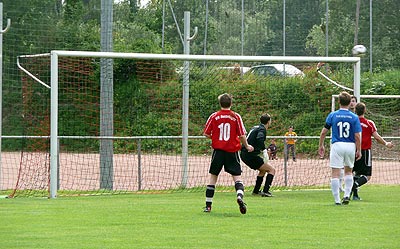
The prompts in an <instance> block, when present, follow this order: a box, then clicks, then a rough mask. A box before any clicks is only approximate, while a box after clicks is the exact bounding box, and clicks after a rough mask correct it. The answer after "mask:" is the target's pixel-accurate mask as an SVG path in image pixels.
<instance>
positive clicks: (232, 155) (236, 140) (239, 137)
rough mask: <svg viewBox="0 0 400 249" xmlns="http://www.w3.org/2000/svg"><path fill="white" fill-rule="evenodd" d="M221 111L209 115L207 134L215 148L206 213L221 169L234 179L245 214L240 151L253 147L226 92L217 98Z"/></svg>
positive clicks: (240, 207)
mask: <svg viewBox="0 0 400 249" xmlns="http://www.w3.org/2000/svg"><path fill="white" fill-rule="evenodd" d="M218 101H219V104H220V106H221V110H219V111H217V112H214V113H213V114H211V115H210V117H209V118H208V120H207V122H206V125H205V128H204V133H203V134H204V135H205V136H206V137H208V138H211V147H212V148H213V153H212V158H211V165H210V169H209V173H210V181H209V184H208V185H207V189H206V207H205V209H204V212H210V211H211V205H212V201H213V197H214V193H215V185H216V183H217V180H218V175H219V173H220V172H221V170H222V168H224V170H225V171H226V172H228V173H229V174H231V175H232V178H233V181H234V182H235V190H236V196H237V203H238V204H239V210H240V212H241V213H242V214H245V213H246V210H247V209H246V204H245V203H244V201H243V197H244V186H243V181H242V178H241V174H242V168H241V166H240V157H239V150H240V148H241V144H240V143H242V144H243V146H244V147H245V148H246V149H247V150H248V151H253V149H254V148H253V147H252V146H251V145H249V144H248V143H247V140H246V128H245V127H244V124H243V121H242V118H241V116H240V115H239V114H238V113H236V112H234V111H232V110H231V106H232V97H231V96H230V95H229V94H227V93H224V94H222V95H220V96H219V97H218Z"/></svg>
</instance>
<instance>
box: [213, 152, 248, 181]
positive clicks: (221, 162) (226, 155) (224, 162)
mask: <svg viewBox="0 0 400 249" xmlns="http://www.w3.org/2000/svg"><path fill="white" fill-rule="evenodd" d="M222 167H224V169H225V171H226V172H228V173H229V174H231V175H233V176H240V175H241V174H242V167H241V166H240V158H239V152H226V151H223V150H214V151H213V153H212V158H211V166H210V170H209V171H208V172H209V173H210V174H213V175H219V173H220V172H221V170H222Z"/></svg>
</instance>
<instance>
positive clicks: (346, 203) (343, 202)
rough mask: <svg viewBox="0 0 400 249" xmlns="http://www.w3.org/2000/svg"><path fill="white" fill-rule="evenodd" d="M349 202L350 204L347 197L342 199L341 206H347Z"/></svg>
mask: <svg viewBox="0 0 400 249" xmlns="http://www.w3.org/2000/svg"><path fill="white" fill-rule="evenodd" d="M349 202H350V198H349V197H344V198H343V200H342V204H343V205H348V204H349Z"/></svg>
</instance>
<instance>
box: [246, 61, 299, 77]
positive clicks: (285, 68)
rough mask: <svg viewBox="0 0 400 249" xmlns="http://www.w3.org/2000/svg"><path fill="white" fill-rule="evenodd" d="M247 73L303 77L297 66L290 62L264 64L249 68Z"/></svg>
mask: <svg viewBox="0 0 400 249" xmlns="http://www.w3.org/2000/svg"><path fill="white" fill-rule="evenodd" d="M248 73H252V74H254V75H257V76H283V77H304V76H305V74H304V73H303V72H302V71H301V70H300V69H298V68H297V67H295V66H293V65H290V64H286V63H285V64H266V65H258V66H253V67H251V68H250V70H249V71H248Z"/></svg>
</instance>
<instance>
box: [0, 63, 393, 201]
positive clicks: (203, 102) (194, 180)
mask: <svg viewBox="0 0 400 249" xmlns="http://www.w3.org/2000/svg"><path fill="white" fill-rule="evenodd" d="M58 63H59V68H58V71H59V72H58V81H59V85H58V136H59V139H58V141H59V145H58V155H59V156H58V161H59V162H58V180H57V188H58V195H59V196H62V195H83V194H118V193H132V192H159V191H166V192H170V191H203V190H204V187H205V185H206V184H207V182H208V177H209V176H208V168H209V164H210V159H211V151H212V150H211V147H210V141H209V140H208V139H206V138H204V137H203V136H202V130H203V127H204V124H205V122H206V120H207V118H208V117H209V115H210V114H211V113H212V112H214V111H216V110H218V109H219V108H220V107H219V104H218V101H217V97H218V95H220V94H221V93H224V92H228V93H230V94H232V95H233V98H234V102H233V107H232V109H233V110H234V111H236V112H238V113H239V114H241V116H242V118H243V120H244V122H245V126H246V128H247V130H249V129H250V128H251V127H252V126H254V125H258V124H259V117H260V115H261V114H262V113H264V112H268V113H270V114H271V116H272V125H271V127H270V128H269V130H268V132H267V136H268V137H267V140H266V145H267V146H268V145H269V143H270V142H271V139H272V138H275V139H276V141H277V146H278V154H277V155H278V159H277V160H272V161H271V164H272V165H273V166H274V167H275V168H276V175H275V178H274V182H273V186H272V189H273V190H274V189H284V188H290V189H296V188H328V187H329V181H330V169H329V166H328V160H327V159H324V160H321V159H319V156H318V154H317V149H318V136H319V132H320V130H321V128H322V126H323V124H324V119H325V117H326V115H327V114H328V113H329V112H330V107H331V96H332V95H334V94H337V93H338V92H339V91H341V90H340V89H338V88H337V87H335V86H332V85H329V84H327V83H326V81H325V80H324V79H322V78H321V77H319V76H318V74H317V73H316V72H315V63H301V64H295V66H297V67H299V68H300V69H302V70H303V72H305V74H306V76H305V77H280V76H277V75H274V76H265V75H263V76H261V75H258V74H256V73H254V72H252V71H249V72H246V73H244V72H245V71H247V69H248V68H247V67H250V66H253V65H260V64H267V63H265V62H260V61H248V62H237V61H191V62H190V70H189V72H190V77H189V79H190V95H189V120H188V124H189V125H188V129H189V139H188V144H189V145H188V163H187V169H186V170H187V172H186V173H187V181H186V180H185V182H184V186H183V179H182V178H183V175H184V174H185V169H184V168H183V162H182V137H181V136H182V103H183V87H182V82H183V77H184V73H185V72H183V67H182V66H183V61H181V60H172V59H171V60H168V59H166V60H150V59H148V60H139V59H134V60H133V59H114V60H113V64H114V74H113V80H112V82H113V84H112V86H111V87H109V88H107V89H104V87H102V85H101V80H100V78H101V77H100V71H101V61H100V59H95V58H80V57H71V58H69V57H60V58H59V62H58ZM20 64H21V66H22V67H23V68H25V69H26V70H27V71H28V72H30V74H32V75H33V76H35V77H36V78H38V79H40V80H41V82H42V83H43V84H41V83H39V82H38V81H37V80H35V79H33V78H32V77H30V76H29V75H27V74H26V73H24V72H22V71H21V74H20V79H21V84H22V90H21V94H22V98H20V99H19V101H21V103H18V104H20V106H21V108H20V113H19V114H18V115H22V119H21V122H20V123H18V124H16V125H19V126H22V127H23V136H21V137H18V138H15V139H17V140H21V141H22V142H21V143H20V146H16V147H15V148H13V149H11V150H10V151H9V152H4V153H2V156H3V165H2V168H1V170H2V172H1V175H0V177H1V178H2V179H1V189H2V190H8V191H10V193H11V194H10V196H48V191H49V179H50V178H49V172H50V156H49V155H50V154H49V153H50V139H49V135H50V120H51V113H50V89H49V88H48V87H46V84H47V85H49V86H50V57H48V56H37V57H21V58H20ZM238 64H241V65H238ZM238 66H239V67H238ZM347 66H348V68H352V65H351V64H349V65H347ZM344 67H345V66H344ZM238 69H239V70H238ZM347 71H351V70H344V74H345V72H347ZM343 77H348V79H350V81H349V82H352V77H353V75H352V73H350V74H349V75H347V76H343ZM50 87H51V86H50ZM347 87H352V84H349V85H348V86H347ZM102 98H103V99H102ZM104 98H108V100H109V102H108V103H111V104H110V106H109V107H107V108H104V105H103V104H104V103H102V101H104ZM380 101H382V102H380V104H379V103H378V104H376V105H374V106H373V105H372V104H370V103H367V106H368V108H369V110H370V112H375V113H378V114H379V115H382V116H384V115H386V114H385V113H386V112H382V108H383V109H384V108H385V107H386V108H387V107H388V106H387V105H385V101H388V100H380ZM386 103H387V102H386ZM396 103H397V104H394V103H393V104H391V106H393V109H392V112H395V111H397V113H398V111H399V104H398V102H396ZM396 105H397V106H396ZM395 106H396V107H395ZM375 108H376V109H375ZM395 108H397V109H395ZM392 114H393V113H392ZM388 116H389V119H385V121H382V122H392V121H393V115H392V118H391V119H390V114H389V115H388ZM110 117H112V122H111V124H109V123H110V122H109V121H110ZM102 119H107V120H102ZM105 124H106V126H107V125H109V126H110V127H104V126H105ZM290 125H293V126H294V128H295V131H296V132H297V134H298V136H299V137H298V141H297V143H296V154H297V155H296V158H297V160H296V162H293V161H292V160H285V156H284V155H283V153H284V137H283V136H284V134H285V132H286V131H287V130H288V127H289V126H290ZM377 125H378V127H381V126H382V128H380V131H381V135H383V136H392V137H396V139H397V138H398V137H399V128H398V122H393V123H392V125H393V126H391V128H388V129H387V130H386V128H383V125H381V123H379V122H377ZM396 125H397V126H396ZM383 129H385V130H383ZM104 130H106V131H111V133H109V132H108V133H107V132H106V134H107V136H104V132H102V131H104ZM11 135H13V134H11ZM10 140H11V139H10ZM7 141H8V140H7ZM395 142H398V140H396V141H395ZM326 143H327V145H328V144H329V141H328V140H327V141H326ZM109 145H111V146H109ZM17 147H18V148H17ZM375 147H379V146H375ZM390 153H392V156H390V160H387V158H384V157H380V156H379V157H378V158H376V160H375V161H374V178H373V182H374V183H378V184H398V183H399V182H400V175H399V173H398V170H396V167H397V166H396V165H397V164H398V161H399V153H398V150H397V149H396V150H393V151H392V152H390ZM383 155H388V153H386V154H385V152H383ZM378 161H379V163H378ZM381 161H382V164H381ZM380 167H382V168H380ZM242 168H243V179H244V183H245V186H246V189H248V190H247V191H249V190H250V188H251V186H252V185H254V183H255V179H256V175H257V172H256V171H254V170H251V169H249V168H248V167H247V166H245V165H244V164H243V165H242ZM375 168H376V170H375ZM378 171H382V173H381V174H382V175H378V176H377V177H375V173H377V172H378ZM6 178H7V179H6ZM232 186H233V183H232V179H231V177H230V175H228V174H227V173H225V172H222V173H221V175H220V177H219V180H218V189H219V190H233V187H232Z"/></svg>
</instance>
